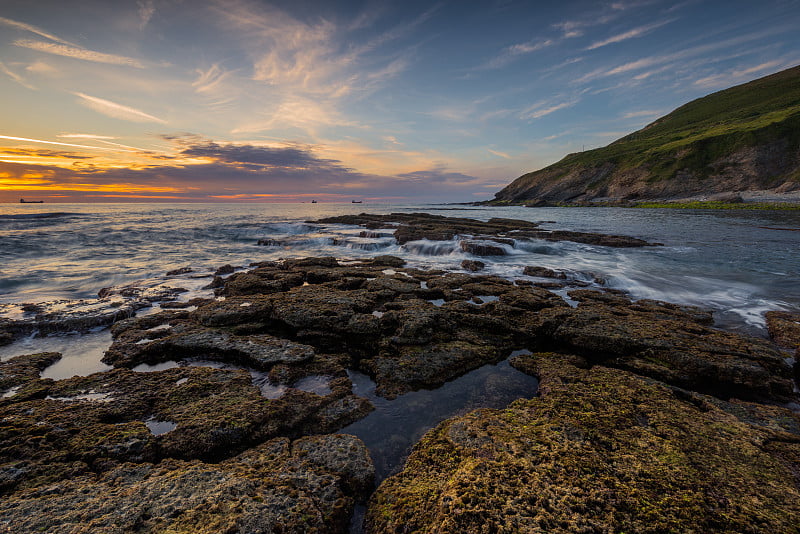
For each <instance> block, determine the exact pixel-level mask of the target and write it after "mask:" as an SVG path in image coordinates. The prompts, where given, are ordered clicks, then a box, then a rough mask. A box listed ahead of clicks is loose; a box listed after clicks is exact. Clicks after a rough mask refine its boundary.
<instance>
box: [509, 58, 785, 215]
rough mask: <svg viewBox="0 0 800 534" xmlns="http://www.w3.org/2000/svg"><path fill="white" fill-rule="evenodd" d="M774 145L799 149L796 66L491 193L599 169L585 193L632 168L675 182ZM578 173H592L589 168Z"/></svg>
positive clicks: (514, 191) (517, 194)
mask: <svg viewBox="0 0 800 534" xmlns="http://www.w3.org/2000/svg"><path fill="white" fill-rule="evenodd" d="M775 142H779V144H780V145H782V146H785V149H786V150H788V151H791V150H795V151H796V150H797V147H798V146H800V66H799V67H794V68H791V69H788V70H785V71H782V72H779V73H777V74H773V75H771V76H767V77H765V78H761V79H759V80H755V81H753V82H749V83H746V84H743V85H739V86H736V87H733V88H730V89H726V90H724V91H719V92H717V93H713V94H711V95H708V96H706V97H703V98H700V99H697V100H694V101H692V102H690V103H688V104H686V105H684V106H681V107H680V108H678V109H676V110H675V111H673V112H672V113H670V114H668V115H666V116H664V117H662V118H660V119H658V120H657V121H655V122H653V123H652V124H650V125H648V126H646V127H645V128H643V129H641V130H639V131H638V132H635V133H632V134H630V135H628V136H626V137H623V138H622V139H619V140H617V141H615V142H613V143H611V144H610V145H608V146H606V147H603V148H599V149H595V150H590V151H586V152H580V153H576V154H570V155H568V156H566V157H565V158H564V159H562V160H561V161H559V162H558V163H556V164H554V165H551V166H549V167H547V168H545V169H542V170H540V171H536V172H533V173H529V174H526V175H524V176H521V177H520V178H518V179H517V180H516V181H515V182H513V183H512V184H511V185H509V186H508V187H507V188H506V189H504V190H503V191H501V192H500V193H498V195H497V197H498V199H503V200H516V199H520V198H521V197H524V198H535V196H528V197H525V192H526V191H527V192H529V193H535V192H536V189H537V186H541V185H542V182H550V183H551V184H552V183H553V182H557V181H558V180H559V179H560V178H562V177H563V176H565V175H567V174H569V173H570V172H572V173H573V174H574V173H575V172H576V171H578V172H584V171H586V170H587V169H593V168H600V167H603V166H605V167H604V169H605V171H604V172H602V173H595V174H596V176H593V178H594V179H593V181H591V182H588V183H585V184H583V185H584V187H585V189H586V190H587V191H592V190H597V191H600V190H601V189H602V186H603V185H604V184H609V183H611V182H613V180H614V179H615V177H618V176H619V174H620V173H621V172H624V171H626V170H631V169H637V170H638V171H639V174H640V175H642V176H643V179H644V180H646V181H647V182H650V183H653V182H658V181H662V180H674V179H677V178H676V177H677V176H678V175H679V174H681V175H691V176H693V177H696V178H700V179H702V178H707V177H708V176H713V175H714V174H715V173H719V172H720V169H719V168H718V167H719V166H718V165H717V166H715V165H714V164H715V162H718V161H720V160H722V159H724V158H726V157H727V156H729V155H731V154H733V153H736V152H737V151H741V150H742V149H744V148H747V147H755V146H765V145H768V144H770V143H775ZM776 146H777V145H776ZM779 166H780V165H779ZM784 166H785V165H784ZM790 167H792V168H791V169H789V171H790V172H788V173H787V175H786V176H784V178H786V179H787V180H800V173H798V169H797V167H796V166H792V165H790ZM584 174H586V175H587V176H589V177H592V173H591V172H588V173H586V172H584ZM763 178H764V179H768V178H769V177H767V176H765V177H763ZM573 181H574V180H573ZM574 185H575V184H574V183H573V187H574ZM552 188H553V187H552V185H551V186H550V187H549V189H552ZM538 189H541V187H538Z"/></svg>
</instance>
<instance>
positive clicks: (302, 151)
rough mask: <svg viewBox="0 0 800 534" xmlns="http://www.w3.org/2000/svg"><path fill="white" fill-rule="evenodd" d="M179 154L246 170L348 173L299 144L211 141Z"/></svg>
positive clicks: (333, 162) (347, 170)
mask: <svg viewBox="0 0 800 534" xmlns="http://www.w3.org/2000/svg"><path fill="white" fill-rule="evenodd" d="M180 154H181V155H182V156H189V157H193V158H204V159H208V160H210V161H213V162H216V163H227V164H233V165H237V166H241V167H242V168H246V169H249V170H258V171H262V172H264V171H272V170H275V169H282V170H284V171H285V170H292V171H297V170H300V171H326V172H341V173H344V174H348V173H352V172H353V171H352V170H351V169H348V168H346V167H344V166H343V165H341V163H340V162H338V161H336V160H332V159H321V158H318V157H316V156H314V155H313V154H312V153H311V152H310V150H308V149H307V148H303V147H269V146H253V145H239V144H227V145H220V144H217V143H215V142H213V141H204V142H202V143H199V144H192V145H189V146H188V147H186V148H184V149H183V150H181V152H180Z"/></svg>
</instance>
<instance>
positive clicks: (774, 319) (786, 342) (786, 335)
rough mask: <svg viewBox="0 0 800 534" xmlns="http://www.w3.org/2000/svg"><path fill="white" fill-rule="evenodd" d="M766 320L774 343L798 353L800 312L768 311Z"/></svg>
mask: <svg viewBox="0 0 800 534" xmlns="http://www.w3.org/2000/svg"><path fill="white" fill-rule="evenodd" d="M766 318H767V329H769V335H770V337H771V338H772V339H774V340H775V342H776V343H778V344H780V345H783V346H784V347H789V348H792V349H795V350H796V351H800V312H783V311H768V312H767V313H766Z"/></svg>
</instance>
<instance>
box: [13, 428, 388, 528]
mask: <svg viewBox="0 0 800 534" xmlns="http://www.w3.org/2000/svg"><path fill="white" fill-rule="evenodd" d="M373 473H374V470H373V467H372V461H371V460H370V458H369V454H368V452H367V450H366V448H365V447H364V444H363V443H362V442H361V440H359V439H358V438H356V437H354V436H348V435H343V434H336V435H334V434H331V435H323V436H309V437H305V438H300V439H298V440H295V441H290V440H289V439H287V438H277V439H273V440H270V441H268V442H266V443H264V444H262V445H260V446H258V447H255V448H253V449H251V450H248V451H246V452H244V453H242V454H240V455H238V456H236V457H234V458H231V459H229V460H226V461H223V462H220V463H204V462H201V461H199V460H195V461H181V460H165V461H162V462H160V463H157V464H152V463H138V464H133V463H124V464H121V465H119V466H116V467H115V468H114V469H111V470H108V471H106V472H104V473H101V474H99V475H95V474H93V473H86V474H82V475H80V476H76V477H70V478H69V479H67V480H60V481H57V482H53V483H50V484H46V485H43V486H40V487H37V488H33V489H29V490H25V491H20V492H17V493H15V494H13V495H11V496H5V497H4V498H3V499H2V500H0V517H2V519H0V525H3V526H4V527H5V529H7V530H5V531H6V532H14V533H23V532H25V533H28V532H50V533H54V534H56V533H59V534H60V533H64V534H66V533H75V532H87V533H88V532H92V533H108V534H111V533H120V532H142V533H156V532H174V533H187V534H188V533H194V534H211V533H219V532H236V533H243V534H244V533H248V534H258V533H264V534H266V533H272V532H284V533H298V534H300V533H306V532H319V533H338V532H343V531H344V530H345V529H346V527H347V523H348V521H349V518H350V514H351V511H352V509H353V505H354V502H355V501H356V499H359V498H363V496H364V495H365V494H366V492H367V491H368V490H369V489H370V487H371V485H372V478H373Z"/></svg>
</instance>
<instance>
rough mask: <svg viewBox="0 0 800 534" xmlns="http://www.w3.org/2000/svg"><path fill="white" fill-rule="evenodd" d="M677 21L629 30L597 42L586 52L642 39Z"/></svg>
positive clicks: (667, 21)
mask: <svg viewBox="0 0 800 534" xmlns="http://www.w3.org/2000/svg"><path fill="white" fill-rule="evenodd" d="M675 20H677V19H669V20H665V21H662V22H656V23H655V24H648V25H647V26H640V27H638V28H634V29H632V30H628V31H626V32H624V33H620V34H617V35H614V36H613V37H609V38H608V39H603V40H602V41H597V42H595V43H592V44H591V45H589V46H588V47H586V50H595V49H597V48H601V47H603V46H607V45H610V44H613V43H619V42H621V41H626V40H628V39H633V38H635V37H641V36H643V35H646V34H648V33H650V32H651V31H653V30H655V29H656V28H660V27H661V26H664V25H666V24H669V23H670V22H674V21H675Z"/></svg>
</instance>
